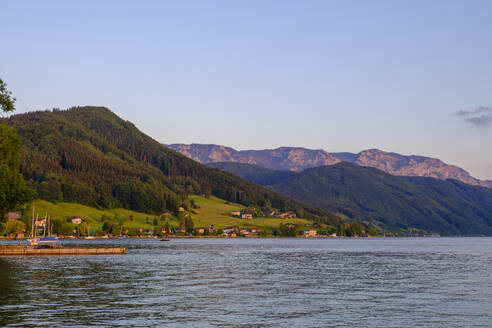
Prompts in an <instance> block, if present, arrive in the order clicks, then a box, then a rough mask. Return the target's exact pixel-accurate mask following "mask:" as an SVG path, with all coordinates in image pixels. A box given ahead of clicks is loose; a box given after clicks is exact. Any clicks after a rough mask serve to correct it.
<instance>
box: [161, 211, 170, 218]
mask: <svg viewBox="0 0 492 328" xmlns="http://www.w3.org/2000/svg"><path fill="white" fill-rule="evenodd" d="M161 216H164V217H166V216H171V212H164V213H162V214H161Z"/></svg>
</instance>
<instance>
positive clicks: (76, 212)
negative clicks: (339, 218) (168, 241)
mask: <svg viewBox="0 0 492 328" xmlns="http://www.w3.org/2000/svg"><path fill="white" fill-rule="evenodd" d="M191 198H193V199H194V201H195V204H196V205H198V206H199V207H200V208H198V209H193V213H191V212H188V213H190V214H191V217H192V219H193V221H194V224H195V227H200V226H208V225H214V226H215V227H216V228H217V229H222V228H225V227H227V226H239V227H250V228H251V227H257V228H260V229H263V230H266V231H272V229H276V228H278V226H279V224H280V223H285V222H292V223H296V224H298V225H300V226H301V227H306V225H307V224H310V223H311V221H308V220H304V219H278V218H255V219H241V218H234V217H231V216H229V215H228V213H230V212H231V211H239V210H241V209H243V208H244V206H242V205H239V204H234V203H227V202H225V201H224V200H222V199H219V198H216V197H210V198H209V199H207V198H205V197H200V196H192V197H191ZM34 213H35V216H38V217H44V216H45V215H46V213H47V214H48V215H50V216H51V217H52V218H61V219H65V218H68V217H72V216H80V217H82V218H84V220H85V221H86V222H87V223H88V224H89V227H90V230H91V233H95V232H96V231H98V230H101V228H102V217H103V216H109V217H111V218H112V217H115V216H116V217H119V218H123V219H124V225H125V226H126V227H128V228H136V227H141V228H143V229H148V228H154V225H153V220H154V218H155V217H156V216H155V215H153V214H146V213H139V212H135V211H131V210H127V209H122V208H119V209H111V210H104V209H96V208H93V207H89V206H85V205H81V204H76V203H64V202H60V203H56V204H54V203H50V202H47V201H44V200H36V201H35V202H34ZM31 217H32V204H30V205H28V206H27V207H26V208H25V210H24V214H23V218H24V219H25V220H30V219H31ZM169 223H170V225H171V226H177V225H178V222H177V220H176V218H174V217H170V218H169ZM158 225H159V226H162V225H163V221H159V224H158Z"/></svg>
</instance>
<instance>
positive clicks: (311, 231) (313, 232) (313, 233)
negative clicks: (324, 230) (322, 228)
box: [302, 229, 318, 237]
mask: <svg viewBox="0 0 492 328" xmlns="http://www.w3.org/2000/svg"><path fill="white" fill-rule="evenodd" d="M302 235H303V236H304V237H316V236H318V232H317V231H316V230H314V229H309V230H304V231H303V232H302Z"/></svg>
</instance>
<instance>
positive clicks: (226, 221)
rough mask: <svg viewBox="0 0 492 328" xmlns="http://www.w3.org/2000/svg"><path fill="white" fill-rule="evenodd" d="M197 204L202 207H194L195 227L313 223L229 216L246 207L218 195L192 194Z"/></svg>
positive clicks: (303, 224) (276, 225)
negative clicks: (229, 201) (227, 201)
mask: <svg viewBox="0 0 492 328" xmlns="http://www.w3.org/2000/svg"><path fill="white" fill-rule="evenodd" d="M191 198H193V199H194V201H195V204H196V205H198V206H200V209H194V210H193V211H194V212H196V214H192V218H193V221H194V223H195V227H198V226H207V225H212V224H213V225H214V226H215V227H216V228H217V229H221V228H225V227H227V226H234V225H237V226H239V227H258V228H260V229H266V230H269V231H271V230H272V229H274V228H278V226H279V224H280V223H285V222H291V223H296V224H299V225H300V226H306V225H307V224H310V223H312V222H311V221H308V220H304V219H278V218H255V219H240V218H234V217H231V216H228V215H227V214H228V213H229V212H231V211H238V210H241V209H242V208H244V206H242V205H239V204H234V203H226V202H225V201H223V200H222V199H219V198H216V197H210V198H209V199H207V198H204V197H200V196H192V197H191Z"/></svg>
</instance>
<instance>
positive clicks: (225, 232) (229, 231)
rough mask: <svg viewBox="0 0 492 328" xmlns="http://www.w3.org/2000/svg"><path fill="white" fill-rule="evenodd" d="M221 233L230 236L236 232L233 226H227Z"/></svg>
mask: <svg viewBox="0 0 492 328" xmlns="http://www.w3.org/2000/svg"><path fill="white" fill-rule="evenodd" d="M222 231H224V234H226V235H230V234H232V233H235V232H236V228H235V227H233V226H229V227H225V228H224V229H223V230H222Z"/></svg>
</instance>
